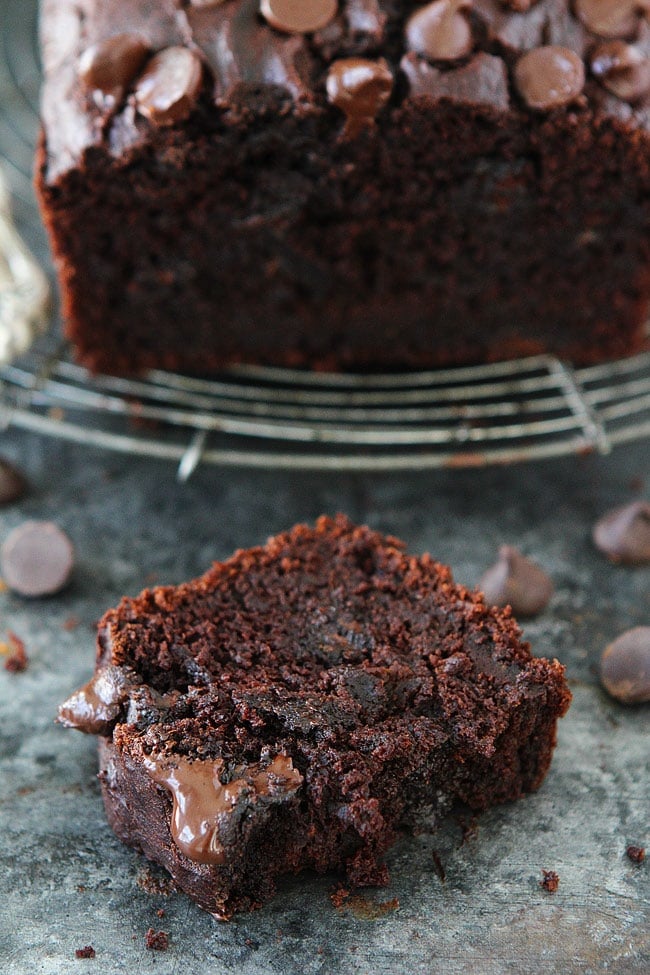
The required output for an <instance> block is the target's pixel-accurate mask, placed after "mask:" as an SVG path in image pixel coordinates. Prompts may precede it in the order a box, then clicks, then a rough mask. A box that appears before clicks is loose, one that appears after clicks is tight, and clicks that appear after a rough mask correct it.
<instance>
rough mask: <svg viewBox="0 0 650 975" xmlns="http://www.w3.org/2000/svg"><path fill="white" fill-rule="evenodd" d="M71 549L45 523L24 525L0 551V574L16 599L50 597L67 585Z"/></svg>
mask: <svg viewBox="0 0 650 975" xmlns="http://www.w3.org/2000/svg"><path fill="white" fill-rule="evenodd" d="M73 567H74V548H73V546H72V542H71V541H70V539H69V538H68V536H67V535H66V534H65V532H63V531H62V530H61V529H60V528H59V527H58V526H57V525H55V524H53V523H52V522H49V521H26V522H24V523H23V524H22V525H19V526H18V528H15V529H14V530H13V531H12V532H11V534H10V535H9V536H8V538H7V539H6V541H5V543H4V544H3V546H2V549H0V570H1V572H2V576H3V578H4V581H5V582H6V584H7V586H8V587H9V588H10V589H11V590H12V591H13V592H15V593H17V594H18V595H20V596H29V597H38V596H51V595H54V594H55V593H57V592H60V591H61V590H62V589H63V588H64V586H66V584H67V583H68V582H69V580H70V576H71V575H72V569H73Z"/></svg>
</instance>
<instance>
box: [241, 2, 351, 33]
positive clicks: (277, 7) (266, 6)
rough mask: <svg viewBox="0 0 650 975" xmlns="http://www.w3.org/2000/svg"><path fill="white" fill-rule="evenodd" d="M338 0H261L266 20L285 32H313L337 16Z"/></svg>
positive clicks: (262, 11)
mask: <svg viewBox="0 0 650 975" xmlns="http://www.w3.org/2000/svg"><path fill="white" fill-rule="evenodd" d="M337 7H338V0H261V3H260V12H261V14H262V16H263V17H264V19H265V20H266V22H267V23H268V24H270V25H271V27H275V29H276V30H279V31H282V33H283V34H312V33H313V32H314V31H317V30H321V29H322V28H323V27H326V26H327V25H328V24H329V23H331V21H333V20H334V18H335V17H336V11H337Z"/></svg>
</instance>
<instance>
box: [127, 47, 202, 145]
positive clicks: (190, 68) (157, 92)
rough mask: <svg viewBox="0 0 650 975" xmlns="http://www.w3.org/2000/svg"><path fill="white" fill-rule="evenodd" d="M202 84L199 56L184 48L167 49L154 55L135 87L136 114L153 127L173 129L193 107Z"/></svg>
mask: <svg viewBox="0 0 650 975" xmlns="http://www.w3.org/2000/svg"><path fill="white" fill-rule="evenodd" d="M202 81H203V65H202V63H201V59H200V58H199V56H198V54H195V52H194V51H190V50H189V48H187V47H180V46H179V47H167V48H165V49H164V50H162V51H159V52H158V54H155V55H154V56H153V57H152V58H151V60H150V61H149V63H148V64H147V66H146V68H145V70H144V72H143V73H142V74H141V75H140V77H139V78H138V80H137V83H136V86H135V102H136V105H137V108H138V111H139V112H140V114H141V115H144V116H145V118H148V119H149V121H150V122H153V124H154V125H161V126H164V125H174V124H175V123H176V122H181V121H183V119H185V118H187V117H188V115H189V114H190V113H191V112H192V110H193V108H194V106H195V105H196V103H197V101H198V98H199V94H200V92H201V84H202Z"/></svg>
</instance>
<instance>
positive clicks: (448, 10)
mask: <svg viewBox="0 0 650 975" xmlns="http://www.w3.org/2000/svg"><path fill="white" fill-rule="evenodd" d="M471 7H472V0H434V2H433V3H430V4H428V6H426V7H422V8H421V9H420V10H416V12H415V13H414V14H412V15H411V16H410V17H409V19H408V20H407V22H406V46H407V47H408V49H409V51H415V53H416V54H421V55H422V56H423V57H426V58H429V60H431V61H456V60H457V59H458V58H464V57H467V55H468V54H469V53H470V52H471V50H472V47H473V46H474V39H473V37H472V28H471V26H470V22H469V20H468V18H467V16H466V12H467V11H468V10H470V9H471Z"/></svg>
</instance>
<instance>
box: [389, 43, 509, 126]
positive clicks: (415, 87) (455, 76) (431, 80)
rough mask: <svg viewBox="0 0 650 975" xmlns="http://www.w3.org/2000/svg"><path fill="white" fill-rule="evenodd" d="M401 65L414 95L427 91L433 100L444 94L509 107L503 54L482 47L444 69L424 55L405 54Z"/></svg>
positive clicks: (454, 99) (472, 102) (465, 101)
mask: <svg viewBox="0 0 650 975" xmlns="http://www.w3.org/2000/svg"><path fill="white" fill-rule="evenodd" d="M400 68H401V69H402V71H403V72H404V74H405V75H406V77H407V79H408V82H409V87H410V90H411V95H413V96H418V95H426V96H427V98H429V99H431V100H433V101H434V102H437V101H440V100H441V99H442V98H445V99H447V100H449V101H452V102H457V103H458V104H460V105H489V106H490V107H491V108H493V109H501V110H502V111H506V110H507V109H508V106H509V104H510V95H509V83H508V70H507V68H506V65H505V62H504V61H502V60H501V58H497V57H494V56H493V55H492V54H485V53H484V52H483V51H479V53H478V54H477V55H475V57H473V58H472V59H471V61H469V62H468V63H467V64H464V65H462V67H459V68H451V69H449V70H447V71H441V70H440V69H439V68H434V67H433V65H431V64H429V62H428V61H425V60H424V59H423V58H421V57H419V56H418V55H417V54H414V53H413V52H412V51H411V53H410V54H405V55H404V57H403V58H402V60H401V62H400Z"/></svg>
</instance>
